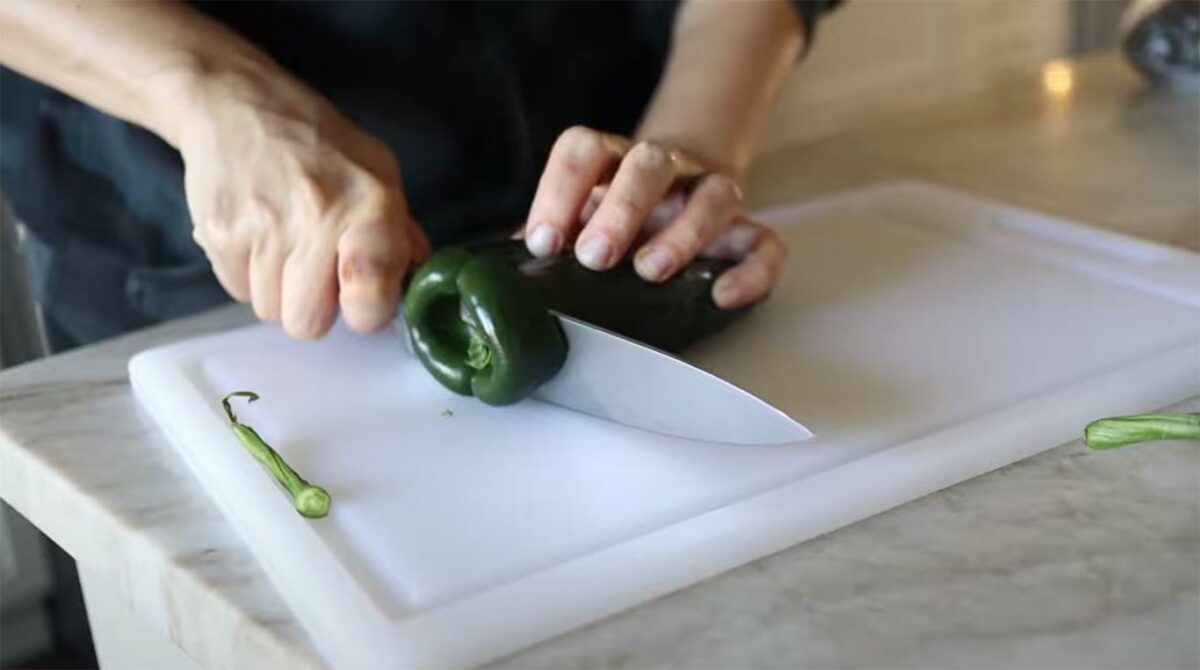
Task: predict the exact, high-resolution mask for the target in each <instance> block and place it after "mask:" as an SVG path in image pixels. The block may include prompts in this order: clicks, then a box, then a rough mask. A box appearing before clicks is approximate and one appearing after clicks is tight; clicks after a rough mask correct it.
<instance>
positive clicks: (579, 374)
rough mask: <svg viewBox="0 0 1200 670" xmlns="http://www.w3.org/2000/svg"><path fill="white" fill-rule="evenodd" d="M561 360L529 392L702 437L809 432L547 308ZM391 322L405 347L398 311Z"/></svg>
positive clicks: (686, 368) (743, 395) (793, 436)
mask: <svg viewBox="0 0 1200 670" xmlns="http://www.w3.org/2000/svg"><path fill="white" fill-rule="evenodd" d="M552 313H553V314H554V315H555V316H556V317H557V318H558V320H559V323H560V324H561V325H562V329H563V333H564V334H565V335H566V337H567V361H566V363H565V364H564V365H563V367H562V369H561V370H559V371H558V373H557V374H556V375H555V376H554V377H552V378H551V379H550V380H549V381H547V382H546V383H544V384H542V386H541V387H540V388H539V389H538V390H537V391H536V392H535V393H534V394H533V397H534V398H536V399H538V400H541V401H543V402H548V403H550V404H552V405H558V406H560V407H566V408H569V409H573V410H576V411H579V412H583V413H585V414H590V415H592V416H595V417H599V418H601V419H606V420H608V421H613V422H616V423H619V424H623V425H627V426H633V427H636V428H641V429H644V430H649V431H653V432H656V433H662V434H664V435H671V436H674V437H682V438H687V439H691V440H700V441H703V442H719V443H725V444H761V445H768V444H788V443H792V442H801V441H803V440H807V439H809V438H810V437H812V433H811V432H809V431H808V429H807V428H805V427H804V426H802V425H801V424H799V423H798V422H796V421H795V420H793V419H792V418H791V417H789V416H788V415H787V414H785V413H784V412H782V411H780V410H779V409H777V408H775V407H773V406H771V405H770V404H768V403H766V402H765V401H763V400H762V399H760V398H758V397H756V396H754V395H753V394H752V393H750V392H748V391H746V390H745V389H742V388H739V387H738V386H735V385H733V384H731V383H729V382H727V381H725V380H723V379H721V378H720V377H717V376H716V375H713V374H711V373H709V372H705V371H704V370H701V369H700V368H698V367H696V366H694V365H691V364H690V363H688V362H686V361H684V360H681V359H679V358H676V357H674V356H672V355H670V354H668V353H665V352H662V351H659V350H658V349H655V348H653V347H648V346H646V345H644V344H642V343H640V342H637V341H635V340H631V339H629V338H626V337H622V336H621V335H618V334H616V333H612V332H609V331H607V330H604V329H603V328H598V327H596V326H593V325H591V324H589V323H585V322H583V321H580V320H578V319H574V318H571V317H569V316H566V315H564V314H559V313H557V312H552ZM396 321H397V325H398V327H399V330H400V332H401V335H402V336H403V337H404V340H405V342H406V343H407V344H408V347H409V350H410V351H411V350H412V340H411V339H410V338H409V336H408V331H407V328H405V326H404V319H403V317H401V318H398V319H397V320H396Z"/></svg>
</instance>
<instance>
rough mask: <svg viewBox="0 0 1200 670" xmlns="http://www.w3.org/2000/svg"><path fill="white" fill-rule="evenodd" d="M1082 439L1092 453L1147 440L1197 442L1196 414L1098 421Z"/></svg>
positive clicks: (1199, 437) (1198, 416)
mask: <svg viewBox="0 0 1200 670" xmlns="http://www.w3.org/2000/svg"><path fill="white" fill-rule="evenodd" d="M1083 436H1084V437H1083V439H1084V441H1085V442H1087V445H1088V446H1089V447H1091V448H1092V449H1116V448H1117V447H1124V446H1126V445H1129V444H1135V443H1138V442H1148V441H1151V440H1200V414H1137V415H1134V416H1115V417H1109V418H1107V419H1099V420H1097V421H1093V422H1091V423H1089V424H1088V425H1087V428H1085V429H1084V431H1083Z"/></svg>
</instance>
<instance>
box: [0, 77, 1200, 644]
mask: <svg viewBox="0 0 1200 670" xmlns="http://www.w3.org/2000/svg"><path fill="white" fill-rule="evenodd" d="M1198 107H1200V106H1198V99H1197V98H1196V97H1195V96H1191V97H1180V96H1172V95H1170V94H1166V93H1159V92H1151V91H1149V90H1147V89H1145V88H1144V87H1143V86H1142V84H1141V83H1140V81H1139V80H1138V79H1137V78H1136V77H1135V76H1134V75H1133V74H1132V73H1131V72H1128V71H1127V70H1125V69H1124V67H1123V66H1122V64H1121V63H1120V62H1119V61H1117V60H1116V59H1115V58H1112V57H1102V58H1097V59H1092V60H1088V61H1084V62H1082V63H1079V64H1077V66H1076V87H1075V89H1074V90H1073V93H1072V95H1071V96H1068V97H1066V98H1062V97H1055V98H1050V97H1048V94H1047V93H1046V92H1045V91H1043V90H1042V88H1041V87H1040V80H1039V79H1038V78H1036V77H1029V78H1017V79H1014V80H1013V81H1011V82H1009V83H1007V84H1006V85H1004V86H1001V87H999V88H997V89H994V90H990V91H988V92H986V93H982V94H980V95H976V96H972V97H969V98H964V99H962V100H960V101H957V102H955V103H953V104H947V105H939V106H938V107H937V108H935V109H933V110H930V111H928V112H923V113H912V114H907V115H905V116H903V117H899V118H891V119H889V118H883V117H881V118H879V119H872V120H871V122H870V123H868V124H865V125H863V126H861V127H857V128H854V129H850V130H847V131H845V132H841V133H839V134H837V135H833V136H830V137H827V138H824V139H821V140H818V141H816V142H813V143H810V144H806V145H804V146H800V147H795V148H793V149H790V150H788V151H785V152H781V153H777V154H774V155H772V156H768V157H765V158H764V159H763V160H761V161H760V162H759V163H758V165H757V167H756V169H755V172H754V174H753V176H752V179H751V184H750V188H749V194H750V198H751V200H752V202H754V203H756V204H759V205H769V204H774V203H782V202H786V201H791V200H796V199H798V198H808V197H815V196H817V195H820V194H823V193H828V192H831V191H836V190H841V189H844V188H849V187H853V186H857V185H865V184H868V183H874V182H878V181H882V180H887V179H901V178H902V179H925V180H929V181H936V182H941V183H944V184H947V185H950V186H953V187H957V188H962V189H965V190H968V191H972V192H974V193H978V194H980V195H983V196H986V197H990V198H993V199H996V200H1003V201H1007V202H1011V203H1014V204H1017V205H1021V206H1025V207H1030V208H1033V209H1039V210H1042V211H1046V212H1050V213H1053V214H1058V215H1061V216H1065V217H1069V218H1073V219H1080V220H1085V221H1090V222H1093V223H1096V224H1098V225H1103V226H1107V227H1111V228H1114V229H1117V230H1121V231H1124V232H1128V233H1132V234H1137V235H1141V236H1143V237H1147V238H1151V239H1155V240H1158V241H1163V242H1168V243H1172V244H1176V245H1180V246H1185V247H1188V248H1192V249H1197V248H1200V192H1198V188H1197V186H1196V184H1197V180H1198V179H1200V155H1198V154H1197V152H1196V150H1195V148H1196V146H1197V145H1198V143H1200V122H1198V121H1197V119H1198V118H1200V117H1198V111H1200V110H1198ZM251 318H252V317H251V314H250V313H249V311H248V310H247V309H245V308H242V307H230V308H225V309H221V310H217V311H215V312H211V313H208V314H204V315H201V316H198V317H193V318H191V319H186V320H181V321H177V322H173V323H170V324H166V325H164V326H161V327H158V328H154V329H150V330H147V331H142V332H139V333H135V334H132V335H129V336H126V337H123V338H120V339H117V340H112V341H109V342H105V343H102V344H99V345H96V346H92V347H88V348H84V349H79V350H76V351H73V352H70V353H67V354H64V355H60V356H55V357H52V358H50V359H46V360H44V361H40V362H37V363H33V364H29V365H25V366H21V367H18V368H14V369H12V370H9V371H6V372H4V373H3V374H0V495H2V496H3V498H4V500H6V501H7V502H8V503H9V504H11V505H12V506H13V507H15V508H16V509H17V510H18V511H19V512H21V513H22V514H24V515H25V516H26V517H28V518H29V519H30V520H31V521H32V522H33V523H34V524H35V525H37V526H38V527H39V528H41V529H42V530H43V532H45V533H46V534H47V535H49V536H50V537H51V538H52V539H53V540H55V541H56V542H58V543H59V544H60V545H61V546H62V547H63V548H64V549H66V550H67V551H68V552H69V553H70V554H71V555H73V556H74V557H75V558H76V559H77V560H78V562H79V564H80V566H81V569H83V570H88V571H91V572H92V573H94V574H101V575H104V576H105V578H106V580H107V581H108V582H109V583H110V584H112V585H114V586H115V587H116V589H117V590H118V591H119V592H120V593H121V594H122V596H123V597H124V598H125V600H126V601H127V603H128V604H129V606H130V607H131V609H132V610H133V611H135V612H137V613H138V614H139V615H141V616H142V617H143V618H145V619H146V620H147V621H149V622H151V623H153V624H154V625H155V626H157V627H159V628H160V629H161V630H162V631H163V632H164V633H165V634H167V635H169V637H170V638H171V639H172V640H174V641H175V642H176V643H177V644H178V645H179V646H180V647H181V648H182V649H183V650H184V651H185V652H186V653H187V654H188V655H189V656H191V657H192V658H193V659H194V660H195V661H196V662H197V663H198V664H199V665H201V666H202V667H289V668H302V667H314V666H319V665H320V660H319V658H318V657H317V656H316V655H315V653H314V651H313V650H312V646H311V644H310V643H309V641H308V640H307V639H306V638H305V635H304V633H303V632H302V631H301V630H300V629H299V627H298V626H297V624H296V623H295V622H294V620H293V619H292V618H291V615H290V614H289V612H288V611H287V609H286V608H285V607H284V605H283V603H282V601H281V600H280V599H279V597H278V595H277V594H276V593H275V592H274V591H273V589H272V587H271V586H270V584H269V582H268V581H267V579H266V577H265V575H264V574H263V573H262V571H261V569H260V568H259V567H258V565H257V564H256V562H255V560H254V558H253V557H252V556H251V555H250V553H249V551H248V550H247V549H246V547H245V546H244V545H243V544H242V543H241V542H240V541H239V540H238V539H237V537H236V535H235V534H234V531H233V529H232V527H231V526H230V525H229V524H228V523H227V522H226V521H225V520H224V519H223V518H222V516H221V515H220V513H219V512H218V511H217V509H216V507H215V505H214V504H213V503H212V502H211V501H210V500H209V499H208V498H207V497H206V495H205V494H204V492H203V491H202V490H201V489H200V488H199V485H198V484H197V483H196V482H195V481H194V480H193V478H192V477H191V475H190V474H189V473H188V471H187V469H186V467H185V466H184V464H183V463H182V461H181V460H180V459H179V458H178V457H177V456H176V455H175V452H174V451H173V450H171V449H170V447H169V446H168V445H167V444H166V442H165V441H164V440H163V438H162V437H161V436H160V435H159V434H158V433H157V432H156V429H155V428H154V427H153V425H152V424H151V423H150V420H149V419H148V417H145V416H143V415H142V413H141V412H140V410H139V408H138V406H137V404H136V402H135V401H134V398H133V396H132V393H131V392H130V389H129V385H128V379H127V376H126V369H125V366H126V363H127V361H128V358H129V356H130V355H132V354H133V353H135V352H137V351H140V350H141V349H144V348H147V347H150V346H155V345H159V344H163V343H166V342H170V341H172V340H176V339H180V338H183V337H190V336H195V335H199V334H202V333H206V332H214V331H219V330H224V329H227V328H230V327H233V326H236V325H241V324H245V323H249V322H250V321H251ZM1181 407H1188V408H1191V409H1193V410H1194V409H1195V408H1197V407H1200V403H1198V402H1197V401H1196V400H1195V399H1193V400H1191V401H1188V402H1186V403H1185V404H1184V405H1182V406H1181ZM1198 629H1200V449H1197V448H1196V447H1195V445H1188V444H1178V443H1162V444H1157V445H1151V446H1146V447H1142V448H1135V449H1128V450H1121V451H1115V452H1109V453H1094V452H1090V451H1089V450H1087V449H1086V448H1085V447H1083V446H1082V445H1081V444H1079V443H1078V442H1076V443H1072V444H1067V445H1063V446H1061V447H1058V448H1056V449H1053V450H1051V451H1048V452H1045V453H1044V454H1042V455H1039V456H1037V457H1034V458H1032V459H1029V460H1026V461H1023V462H1020V463H1017V464H1014V465H1011V466H1009V467H1006V468H1003V469H1001V470H998V471H995V472H993V473H991V474H988V475H985V476H983V477H979V478H977V479H974V480H971V481H968V482H965V483H962V484H959V485H957V486H954V487H952V488H949V489H946V490H944V491H941V492H938V493H936V494H933V495H930V496H927V497H925V498H923V499H920V500H918V501H915V502H912V503H909V504H907V505H904V506H902V507H900V508H897V509H894V510H892V511H890V512H887V513H885V514H881V515H879V516H876V517H874V518H871V519H869V520H866V521H863V522H860V523H858V524H855V525H853V526H850V527H847V528H844V529H841V530H839V531H836V532H833V533H830V534H828V535H825V536H823V537H821V538H818V539H816V540H813V541H811V542H808V543H805V544H803V545H800V546H797V547H793V548H791V549H789V550H786V551H783V552H781V553H779V554H776V555H774V556H771V557H769V558H766V559H763V560H761V561H757V562H755V563H752V564H749V565H746V566H743V567H741V568H738V569H736V570H733V571H731V572H729V573H726V574H723V575H721V576H719V577H716V578H714V579H711V580H709V581H707V582H704V583H702V584H698V585H696V586H693V587H691V588H688V589H685V590H683V591H680V592H677V593H674V594H672V595H669V596H666V597H663V598H660V599H658V600H655V601H653V602H650V603H647V604H645V605H643V606H640V607H637V608H634V609H632V610H629V611H627V612H624V613H622V614H620V615H617V616H615V617H612V618H610V619H607V620H605V621H601V622H599V623H596V624H593V625H591V626H588V627H586V628H583V629H580V630H578V631H575V632H573V633H570V634H567V635H564V636H561V637H559V638H556V639H554V640H550V641H548V642H545V643H543V644H541V645H539V646H537V647H534V648H532V649H529V650H526V651H523V652H520V653H518V654H516V655H514V656H511V657H509V658H507V659H503V660H501V661H499V662H497V663H496V664H495V666H496V667H508V668H528V667H559V668H562V667H629V668H641V667H651V666H654V667H700V666H703V667H890V668H899V667H994V668H1000V667H1006V668H1034V667H1039V668H1052V667H1053V668H1066V667H1079V668H1083V667H1087V668H1100V667H1139V668H1151V667H1198V666H1200V639H1198V637H1197V635H1196V631H1197V630H1198Z"/></svg>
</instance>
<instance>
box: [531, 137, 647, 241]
mask: <svg viewBox="0 0 1200 670" xmlns="http://www.w3.org/2000/svg"><path fill="white" fill-rule="evenodd" d="M627 148H628V142H627V141H626V140H623V139H622V138H618V137H615V136H612V135H607V134H605V133H601V132H598V131H595V130H592V129H590V128H584V127H583V126H575V127H573V128H569V129H567V130H566V131H565V132H563V134H562V135H560V136H559V137H558V141H556V142H555V143H554V148H553V149H551V150H550V157H549V158H548V159H547V160H546V169H545V170H544V171H543V172H542V178H541V180H540V181H539V182H538V188H537V193H536V194H535V195H534V197H533V204H532V205H531V206H530V208H529V219H528V223H527V224H526V234H525V240H526V241H525V244H526V246H527V247H528V248H529V251H530V252H531V253H533V254H534V255H535V256H551V255H554V254H556V253H558V252H559V251H562V249H563V246H564V245H565V244H566V243H567V240H568V239H570V238H571V236H572V232H573V231H574V229H575V226H576V224H577V222H578V220H579V213H580V211H581V210H582V209H583V206H584V203H585V202H587V199H588V194H589V193H591V190H592V187H593V186H595V185H596V184H597V183H598V182H600V181H601V180H602V178H603V177H604V175H605V174H606V173H607V172H608V171H609V170H611V169H612V166H613V165H616V164H617V162H618V161H619V160H620V158H621V156H623V155H624V153H625V150H626V149H627Z"/></svg>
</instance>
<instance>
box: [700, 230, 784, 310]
mask: <svg viewBox="0 0 1200 670" xmlns="http://www.w3.org/2000/svg"><path fill="white" fill-rule="evenodd" d="M712 248H713V250H714V251H715V252H716V253H717V254H718V255H726V254H730V255H738V256H741V257H742V261H741V262H740V263H738V264H737V265H735V266H734V267H732V268H730V269H729V270H727V271H726V272H725V273H724V274H722V275H721V276H720V277H719V278H718V279H717V281H716V282H715V283H714V284H713V302H715V303H716V304H717V306H718V307H721V308H723V309H732V308H734V307H741V306H743V305H748V304H750V303H752V302H755V301H757V300H760V299H762V298H763V297H765V296H766V295H767V294H768V293H770V292H771V288H772V287H774V286H775V283H776V282H777V281H779V276H780V274H781V273H782V272H783V264H784V261H785V260H786V258H787V247H786V246H785V245H784V242H783V238H781V237H780V236H779V234H778V233H776V232H775V231H774V230H771V229H770V228H767V227H766V226H764V225H762V224H759V223H755V222H753V221H745V220H743V221H740V222H738V223H737V224H735V225H734V227H733V228H731V229H730V230H729V231H728V232H727V233H726V234H725V235H724V236H723V237H722V238H721V239H719V240H718V241H717V243H716V244H714V245H713V247H712Z"/></svg>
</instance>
